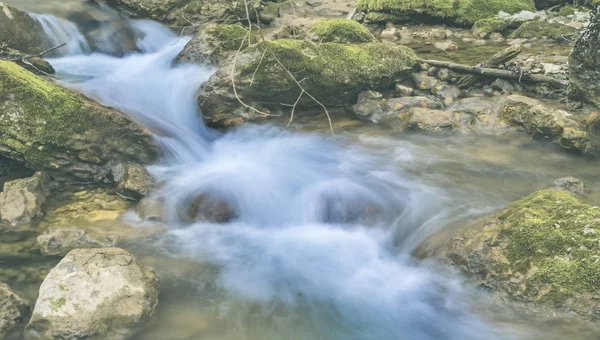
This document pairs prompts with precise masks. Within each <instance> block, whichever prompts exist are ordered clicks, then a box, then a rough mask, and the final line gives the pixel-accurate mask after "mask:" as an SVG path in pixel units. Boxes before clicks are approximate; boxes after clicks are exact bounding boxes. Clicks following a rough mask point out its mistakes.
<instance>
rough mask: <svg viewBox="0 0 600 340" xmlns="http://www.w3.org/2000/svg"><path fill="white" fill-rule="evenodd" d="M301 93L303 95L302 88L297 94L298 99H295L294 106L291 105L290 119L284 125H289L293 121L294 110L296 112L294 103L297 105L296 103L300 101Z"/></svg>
mask: <svg viewBox="0 0 600 340" xmlns="http://www.w3.org/2000/svg"><path fill="white" fill-rule="evenodd" d="M303 95H304V90H302V91H300V95H299V96H298V99H296V102H295V103H294V106H292V113H291V114H290V121H289V122H288V123H287V125H286V126H285V127H288V126H290V124H292V122H293V121H294V112H296V105H298V103H299V102H300V99H302V96H303Z"/></svg>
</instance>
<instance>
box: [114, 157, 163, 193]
mask: <svg viewBox="0 0 600 340" xmlns="http://www.w3.org/2000/svg"><path fill="white" fill-rule="evenodd" d="M111 173H112V177H113V181H114V182H115V183H117V192H118V193H120V194H121V195H123V196H126V197H131V198H134V199H136V200H139V199H141V198H143V197H144V196H146V195H148V194H149V193H150V191H151V190H152V188H153V187H154V179H153V178H152V176H150V174H149V173H148V171H146V169H145V168H144V167H143V166H141V165H139V164H137V163H130V162H128V163H121V164H118V165H116V166H115V167H113V168H112V172H111Z"/></svg>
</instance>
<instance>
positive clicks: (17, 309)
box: [0, 282, 30, 339]
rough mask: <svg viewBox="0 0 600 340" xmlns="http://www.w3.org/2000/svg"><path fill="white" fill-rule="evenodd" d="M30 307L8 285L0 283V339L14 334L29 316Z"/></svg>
mask: <svg viewBox="0 0 600 340" xmlns="http://www.w3.org/2000/svg"><path fill="white" fill-rule="evenodd" d="M29 313H30V307H29V305H28V304H27V302H25V300H23V298H21V297H20V296H19V295H18V294H17V293H16V292H15V291H13V290H12V289H11V288H10V286H9V285H7V284H5V283H2V282H0V339H6V338H7V336H8V335H9V334H11V333H13V332H15V331H16V330H17V329H18V327H19V326H20V325H21V324H23V323H24V322H25V320H26V318H27V316H29Z"/></svg>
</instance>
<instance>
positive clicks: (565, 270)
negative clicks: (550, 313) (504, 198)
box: [500, 190, 600, 302]
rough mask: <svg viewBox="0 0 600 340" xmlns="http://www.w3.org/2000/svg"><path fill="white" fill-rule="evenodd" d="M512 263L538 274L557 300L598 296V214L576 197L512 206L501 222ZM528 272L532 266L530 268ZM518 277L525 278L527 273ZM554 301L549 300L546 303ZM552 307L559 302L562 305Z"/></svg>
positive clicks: (541, 196)
mask: <svg viewBox="0 0 600 340" xmlns="http://www.w3.org/2000/svg"><path fill="white" fill-rule="evenodd" d="M500 220H501V221H502V223H503V227H502V228H503V230H502V233H501V235H502V237H504V238H506V239H507V240H508V246H507V248H506V250H507V252H508V253H507V255H508V259H509V260H510V262H511V263H513V264H515V263H517V262H518V261H528V262H530V263H531V264H532V265H533V266H535V267H537V268H538V272H537V274H536V277H535V278H536V279H537V280H541V282H543V283H547V284H550V285H551V286H552V288H553V294H554V295H552V296H553V298H554V299H555V300H556V299H557V298H559V297H561V298H565V297H566V296H568V295H569V294H571V293H572V292H578V293H584V292H591V291H595V290H597V287H598V286H599V285H600V210H599V209H598V208H596V207H591V206H589V205H587V204H584V203H581V202H580V201H579V200H578V199H577V198H575V197H574V196H573V195H571V194H569V193H567V192H562V191H555V190H542V191H538V192H536V193H534V194H532V195H531V196H529V197H527V198H525V199H523V200H520V201H518V202H515V203H512V204H510V205H509V206H508V207H507V208H506V210H504V212H503V213H502V215H501V216H500ZM527 267H529V266H527ZM513 269H515V270H516V271H519V272H522V273H525V272H526V271H525V270H523V269H519V268H516V267H515V266H513ZM546 298H550V297H546ZM554 302H560V299H559V300H557V301H554Z"/></svg>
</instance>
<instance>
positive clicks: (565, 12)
mask: <svg viewBox="0 0 600 340" xmlns="http://www.w3.org/2000/svg"><path fill="white" fill-rule="evenodd" d="M573 14H575V8H574V7H573V6H571V5H565V6H563V7H561V8H560V10H558V13H556V15H557V16H559V17H566V16H569V15H573Z"/></svg>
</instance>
